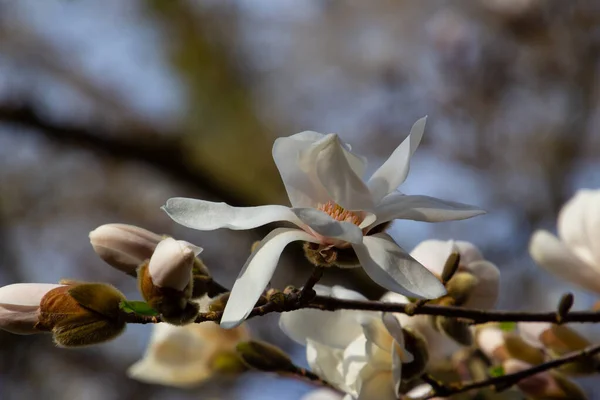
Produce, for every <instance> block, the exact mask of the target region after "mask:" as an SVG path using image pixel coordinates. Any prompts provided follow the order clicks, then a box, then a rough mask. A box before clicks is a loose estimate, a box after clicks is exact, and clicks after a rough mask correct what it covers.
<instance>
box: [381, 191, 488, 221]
mask: <svg viewBox="0 0 600 400" xmlns="http://www.w3.org/2000/svg"><path fill="white" fill-rule="evenodd" d="M375 214H376V215H377V220H376V221H375V223H376V224H382V223H384V222H388V221H392V220H395V219H408V220H413V221H422V222H444V221H458V220H463V219H467V218H472V217H475V216H477V215H481V214H485V211H483V210H480V209H478V208H477V207H475V206H471V205H468V204H463V203H457V202H454V201H447V200H442V199H438V198H435V197H430V196H420V195H415V196H412V195H405V194H401V193H392V194H390V195H389V196H386V197H385V198H384V199H383V200H382V201H381V203H379V204H378V205H377V207H376V208H375Z"/></svg>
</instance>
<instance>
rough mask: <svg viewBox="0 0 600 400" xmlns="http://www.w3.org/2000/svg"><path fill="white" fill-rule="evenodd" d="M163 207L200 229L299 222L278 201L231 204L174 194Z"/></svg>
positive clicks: (241, 228) (241, 227) (181, 221)
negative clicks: (259, 204)
mask: <svg viewBox="0 0 600 400" xmlns="http://www.w3.org/2000/svg"><path fill="white" fill-rule="evenodd" d="M162 209H163V210H164V211H165V212H166V213H167V214H168V215H169V217H171V218H172V219H173V220H174V221H175V222H177V223H178V224H181V225H183V226H187V227H188V228H192V229H198V230H201V231H212V230H215V229H219V228H228V229H233V230H245V229H252V228H256V227H258V226H262V225H265V224H268V223H271V222H275V221H289V222H291V223H293V224H296V225H299V226H301V225H302V223H301V222H300V220H299V219H298V218H297V217H296V215H295V214H294V213H293V212H292V210H291V209H290V208H288V207H285V206H278V205H270V206H258V207H233V206H230V205H228V204H226V203H215V202H212V201H205V200H198V199H188V198H184V197H173V198H171V199H169V200H167V203H166V204H165V205H164V206H163V207H162Z"/></svg>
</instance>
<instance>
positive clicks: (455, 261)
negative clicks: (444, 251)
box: [441, 249, 460, 284]
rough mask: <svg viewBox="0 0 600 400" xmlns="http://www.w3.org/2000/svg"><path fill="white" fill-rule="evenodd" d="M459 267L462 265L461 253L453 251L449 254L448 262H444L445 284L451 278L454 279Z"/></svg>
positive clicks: (443, 279) (443, 276) (443, 281)
mask: <svg viewBox="0 0 600 400" xmlns="http://www.w3.org/2000/svg"><path fill="white" fill-rule="evenodd" d="M453 250H455V249H453ZM458 267H460V253H458V251H452V253H450V255H449V256H448V259H447V260H446V263H445V264H444V269H443V270H442V275H441V278H442V283H443V284H446V283H447V282H448V281H449V280H450V279H452V277H453V276H454V274H455V273H456V271H457V270H458Z"/></svg>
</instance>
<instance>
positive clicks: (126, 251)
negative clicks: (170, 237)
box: [89, 224, 163, 276]
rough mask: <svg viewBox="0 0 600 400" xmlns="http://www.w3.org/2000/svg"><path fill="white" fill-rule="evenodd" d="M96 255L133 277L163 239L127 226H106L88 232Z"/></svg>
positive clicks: (144, 230) (146, 231)
mask: <svg viewBox="0 0 600 400" xmlns="http://www.w3.org/2000/svg"><path fill="white" fill-rule="evenodd" d="M89 236H90V242H91V243H92V246H93V247H94V251H95V252H96V254H98V255H99V256H100V258H102V259H103V260H104V261H105V262H106V263H107V264H109V265H111V266H113V267H115V268H117V269H119V270H121V271H123V272H125V273H126V274H129V275H132V276H135V272H136V269H137V268H138V267H139V265H140V264H141V263H142V262H144V261H145V260H148V259H150V257H151V256H152V254H153V253H154V250H155V249H156V246H157V245H158V243H160V242H161V241H162V240H163V237H162V236H160V235H157V234H156V233H153V232H150V231H148V230H146V229H143V228H139V227H137V226H134V225H127V224H106V225H102V226H99V227H98V228H96V229H94V230H93V231H92V232H90V235H89Z"/></svg>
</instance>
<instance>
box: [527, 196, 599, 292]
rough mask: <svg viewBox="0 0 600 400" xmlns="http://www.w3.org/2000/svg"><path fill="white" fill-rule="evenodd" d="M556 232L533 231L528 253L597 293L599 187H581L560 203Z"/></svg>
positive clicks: (541, 264)
mask: <svg viewBox="0 0 600 400" xmlns="http://www.w3.org/2000/svg"><path fill="white" fill-rule="evenodd" d="M558 235H559V237H560V239H559V238H557V237H556V236H554V235H553V234H551V233H550V232H548V231H544V230H538V231H536V232H535V233H534V234H533V236H532V237H531V242H530V243H529V253H530V254H531V257H532V258H533V259H534V260H535V261H536V262H537V263H538V264H539V265H540V266H541V267H543V268H545V269H547V270H548V271H550V272H551V273H553V274H556V275H557V276H559V277H560V278H562V279H564V280H566V281H569V282H572V283H574V284H576V285H579V286H580V287H582V288H584V289H587V290H590V291H592V292H594V293H597V294H600V241H599V240H598V238H600V190H580V191H578V192H577V194H576V195H575V196H574V197H573V198H572V199H571V200H569V201H568V202H567V203H566V204H565V205H564V206H563V208H562V210H561V211H560V213H559V215H558Z"/></svg>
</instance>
